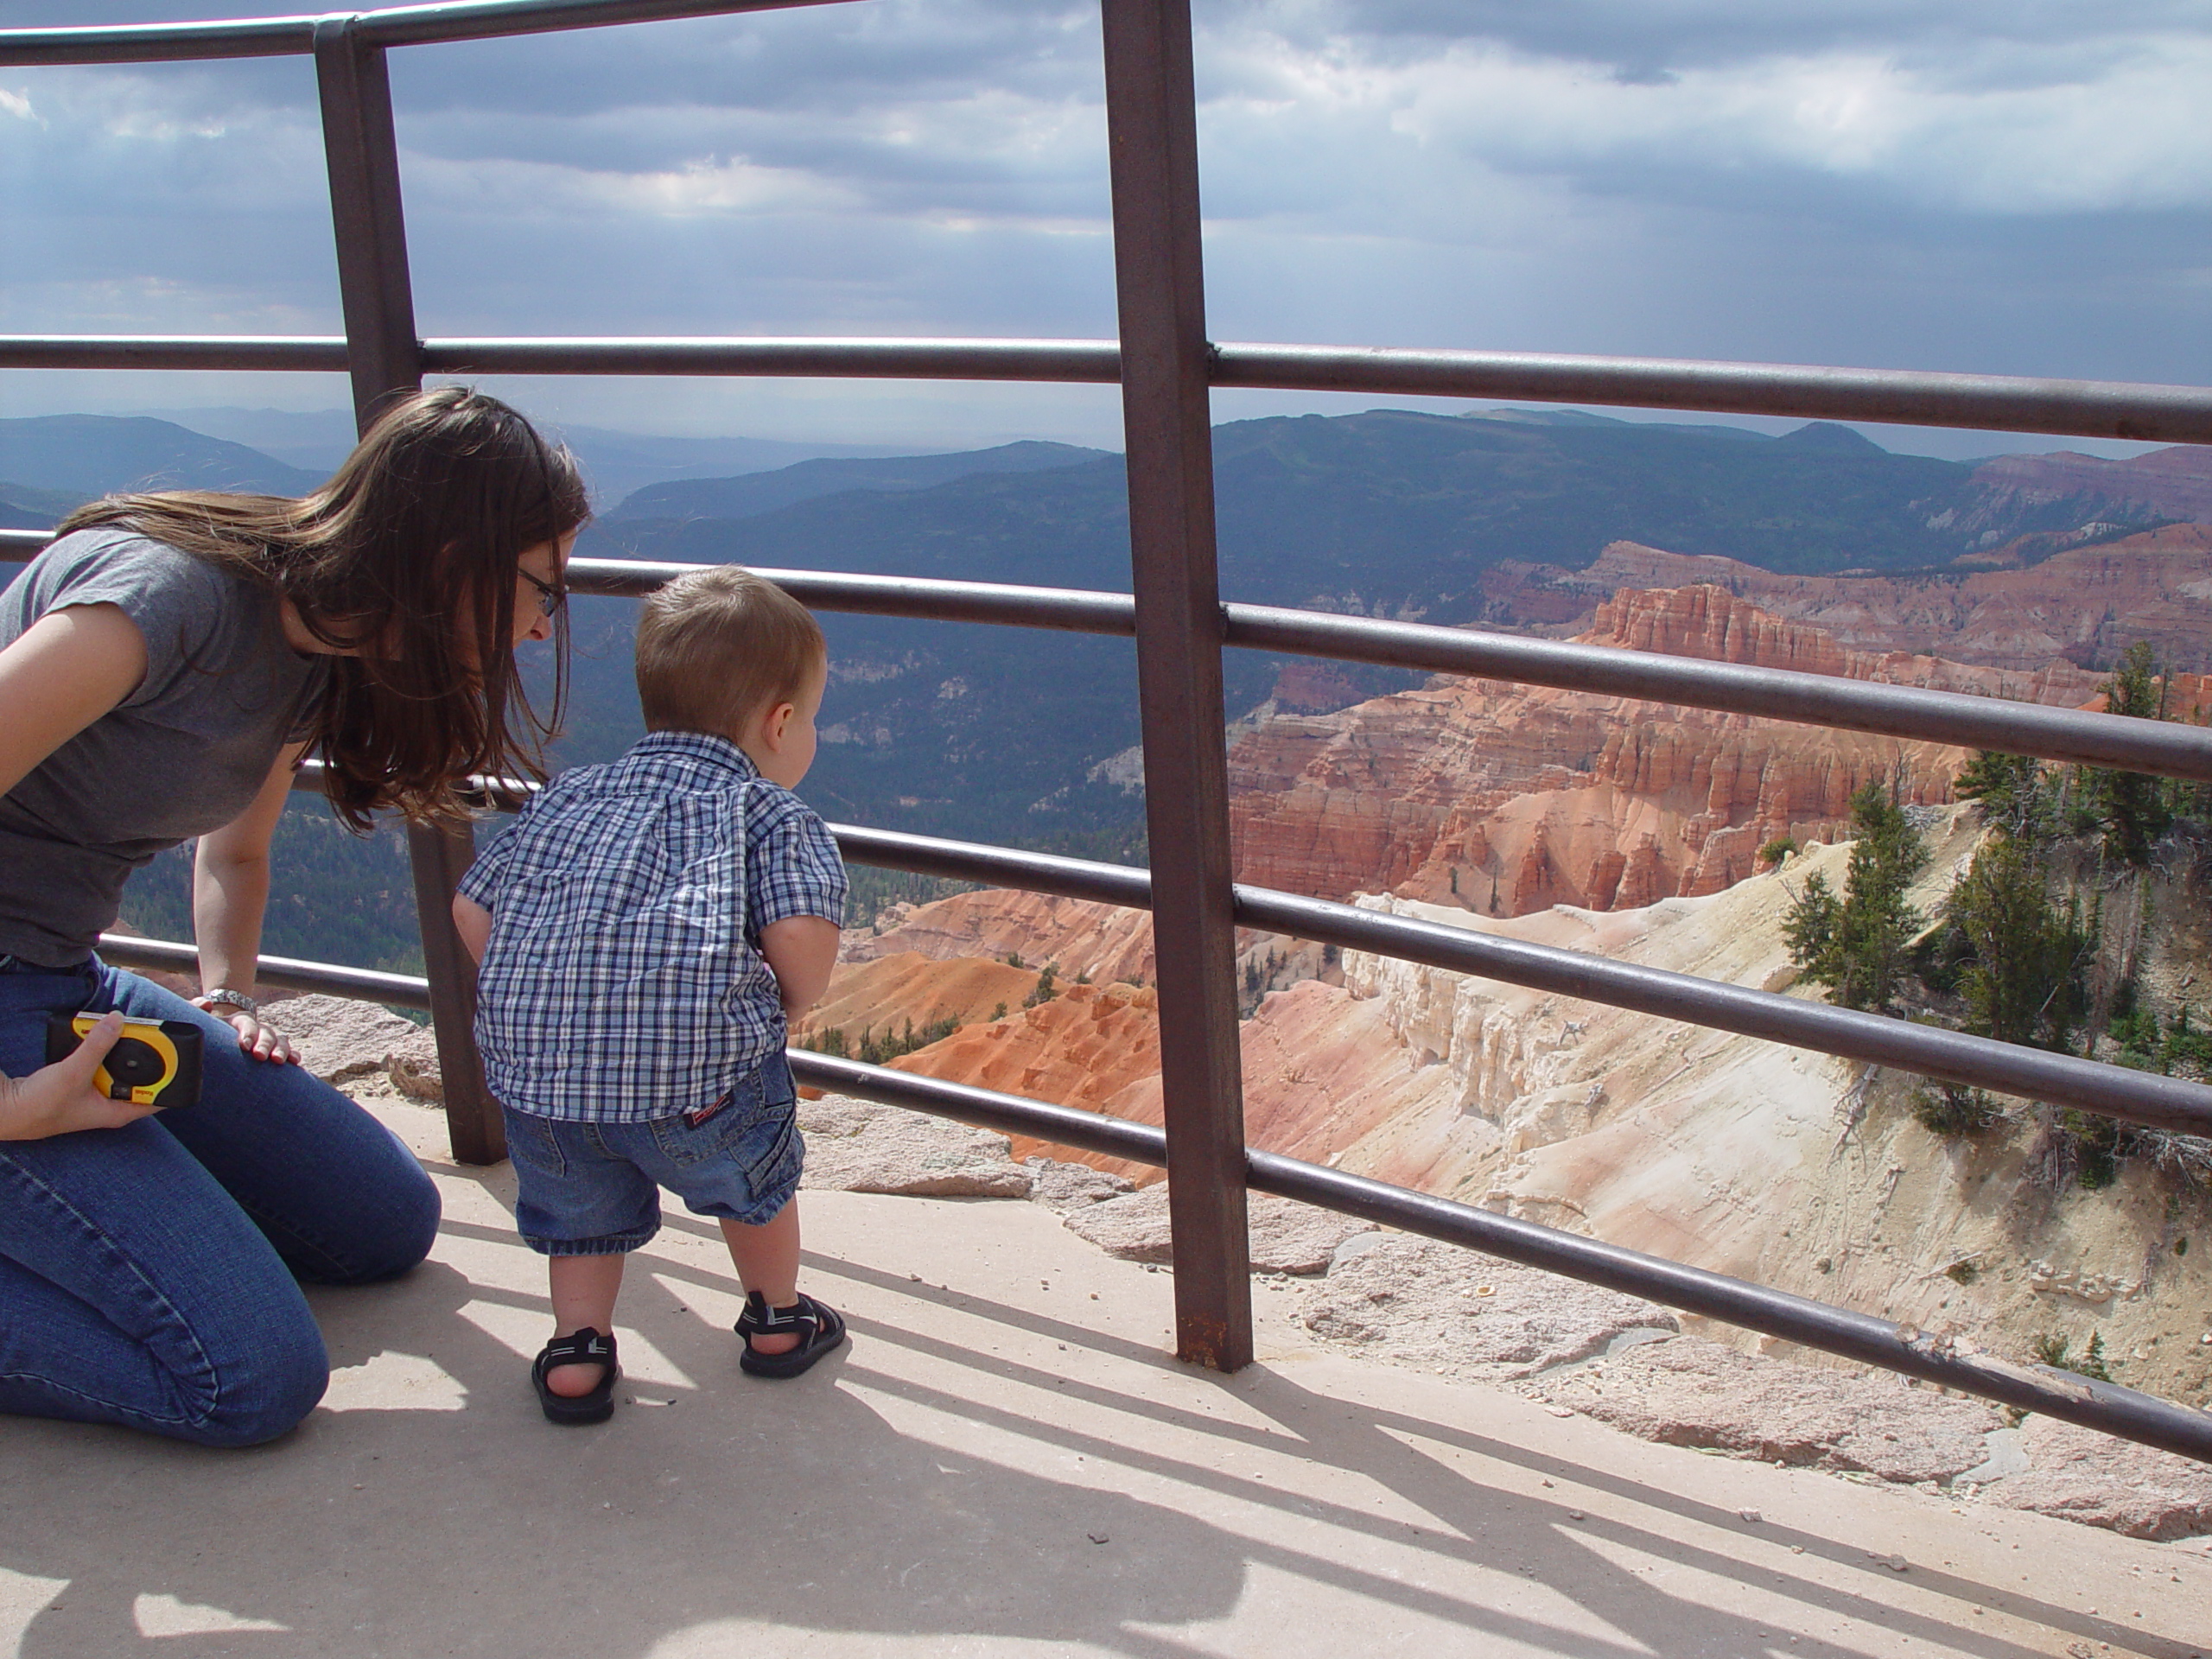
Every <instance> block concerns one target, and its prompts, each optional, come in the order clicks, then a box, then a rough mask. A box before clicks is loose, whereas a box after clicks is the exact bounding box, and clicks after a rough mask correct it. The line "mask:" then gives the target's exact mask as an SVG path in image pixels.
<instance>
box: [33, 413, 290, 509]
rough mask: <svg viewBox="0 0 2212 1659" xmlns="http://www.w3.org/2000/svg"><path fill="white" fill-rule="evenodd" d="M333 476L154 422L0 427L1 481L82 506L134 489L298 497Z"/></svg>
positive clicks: (85, 419) (73, 421)
mask: <svg viewBox="0 0 2212 1659" xmlns="http://www.w3.org/2000/svg"><path fill="white" fill-rule="evenodd" d="M327 476H328V474H323V473H312V472H306V471H303V470H302V469H301V468H299V467H288V466H286V465H285V464H284V463H283V461H277V460H276V459H274V458H273V457H271V456H269V455H265V454H262V453H261V451H259V450H258V449H251V448H247V447H246V446H245V444H242V443H232V442H229V441H228V440H226V439H223V438H211V437H207V436H205V435H202V434H200V433H198V432H194V431H192V430H191V429H188V428H187V427H181V426H179V425H177V424H176V423H175V422H174V421H161V420H156V419H154V418H153V417H152V416H145V415H134V416H114V415H34V416H25V417H22V418H19V419H13V420H0V480H6V482H7V483H8V484H10V485H16V486H22V488H23V489H24V490H28V491H35V492H38V493H41V494H46V495H54V496H60V495H70V496H74V497H75V498H76V499H79V500H80V501H88V500H91V499H92V498H93V497H95V496H100V495H105V494H107V493H109V492H111V491H113V490H129V489H140V490H240V491H244V492H245V493H249V494H257V495H300V494H303V493H306V492H307V491H308V490H311V489H313V488H314V487H315V486H316V485H318V484H320V483H321V482H322V481H323V480H324V479H325V478H326V477H327ZM48 522H49V523H50V522H51V520H49V521H48Z"/></svg>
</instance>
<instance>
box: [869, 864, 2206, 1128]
mask: <svg viewBox="0 0 2212 1659" xmlns="http://www.w3.org/2000/svg"><path fill="white" fill-rule="evenodd" d="M830 829H831V832H832V833H833V834H835V835H836V837H837V842H838V846H839V847H840V848H841V849H843V850H845V851H847V852H848V853H849V854H850V855H851V856H852V857H853V859H854V860H855V862H858V863H862V864H872V865H876V866H878V867H880V868H886V869H894V870H909V871H912V872H914V873H916V874H923V875H938V876H949V877H952V878H954V879H956V880H971V881H989V882H1004V883H1007V885H1011V886H1014V887H1025V888H1027V889H1029V890H1030V891H1032V892H1035V893H1058V894H1060V895H1062V896H1064V897H1066V898H1071V899H1096V900H1097V901H1098V902H1100V903H1103V904H1109V905H1119V906H1124V907H1126V908H1128V909H1132V910H1144V909H1148V908H1150V906H1151V878H1150V876H1149V875H1148V874H1147V873H1146V872H1144V871H1142V870H1138V869H1131V868H1128V867H1126V866H1123V865H1118V864H1097V863H1091V862H1090V861H1086V860H1083V859H1073V858H1060V857H1056V856H1050V855H1045V854H1042V853H1025V852H1018V851H1015V850H1014V849H1011V848H1006V847H981V846H976V845H974V844H972V843H969V842H957V841H944V840H940V839H938V838H937V837H935V836H909V835H903V834H899V833H898V832H896V831H893V830H887V829H861V828H857V827H855V826H853V825H849V824H832V825H831V826H830ZM1235 893H1236V921H1237V925H1239V926H1240V927H1249V928H1255V929H1257V930H1259V931H1262V932H1267V933H1287V934H1289V935H1291V936H1293V937H1294V938H1301V939H1312V940H1314V941H1316V942H1318V943H1320V944H1334V945H1337V946H1338V947H1339V948H1342V949H1348V950H1365V951H1368V952H1370V953H1371V954H1373V955H1376V956H1379V957H1394V958H1395V959H1397V960H1399V961H1402V962H1418V963H1423V964H1425V965H1426V966H1428V967H1432V968H1441V969H1446V970H1447V971H1449V972H1452V973H1460V974H1469V975H1472V976H1475V977H1477V978H1480V979H1490V980H1497V981H1499V982H1503V983H1504V984H1508V985H1520V986H1524V987H1527V988H1529V989H1532V990H1540V991H1550V992H1554V993H1555V994H1557V995H1561V996H1571V997H1575V998H1577V999H1579V1000H1580V1001H1586V1002H1599V1003H1603V1004H1605V1006H1606V1007H1616V1008H1629V1009H1632V1010H1634V1011H1635V1012H1637V1013H1639V1014H1656V1015H1658V1016H1659V1017H1661V1018H1662V1019H1667V1020H1681V1021H1683V1022H1684V1023H1685V1024H1688V1025H1695V1026H1703V1027H1708V1028H1710V1029H1712V1030H1715V1031H1732V1032H1734V1033H1737V1034H1738V1035H1739V1036H1745V1037H1758V1038H1763V1039H1766V1040H1767V1041H1770V1042H1777V1043H1783V1044H1787V1045H1788V1046H1790V1047H1793V1048H1803V1049H1811V1050H1813V1051H1815V1052H1818V1053H1822V1054H1834V1055H1836V1056H1838V1057H1839V1058H1844V1059H1853V1060H1864V1061H1866V1062H1867V1063H1869V1064H1872V1065H1889V1066H1895V1067H1897V1068H1898V1069H1900V1070H1903V1071H1913V1072H1916V1073H1918V1074H1920V1075H1921V1076H1923V1077H1936V1078H1940V1079H1942V1081H1945V1082H1948V1083H1962V1084H1971V1085H1974V1086H1976V1087H1980V1088H1986V1089H1996V1090H2001V1091H2002V1092H2004V1093H2005V1094H2008V1095H2018V1096H2022V1097H2024V1098H2027V1099H2031V1100H2043V1101H2048V1102H2050V1103H2052V1104H2054V1105H2060V1106H2071V1107H2075V1108H2077V1109H2080V1110H2082V1111H2086V1112H2094V1113H2096V1114H2098V1115H2099V1116H2105V1117H2116V1118H2120V1119H2122V1120H2124V1121H2125V1122H2130V1123H2140V1124H2143V1125H2145V1126H2146V1127H2148V1128H2159V1129H2167V1130H2171V1131H2173V1132H2175V1133H2177V1134H2182V1135H2212V1087H2207V1086H2206V1085H2204V1084H2196V1083H2190V1082H2188V1081H2186V1080H2184V1079H2183V1078H2179V1077H2161V1076H2159V1075H2158V1074H2157V1073H2156V1072H2151V1071H2134V1070H2133V1069H2131V1068H2129V1067H2127V1066H2120V1065H2102V1064H2101V1063H2099V1062H2097V1061H2094V1060H2084V1059H2079V1058H2075V1056H2073V1055H2070V1054H2054V1053H2050V1052H2047V1051H2045V1050H2043V1049H2039V1048H2024V1047H2021V1046H2018V1045H2017V1044H2013V1043H2000V1042H1997V1041H1995V1040H1993V1039H1991V1038H1987V1037H1975V1036H1970V1035H1968V1034H1967V1033H1965V1032H1958V1031H1945V1030H1942V1029H1941V1028H1940V1027H1935V1026H1923V1025H1916V1024H1914V1023H1913V1022H1912V1021H1910V1020H1892V1019H1888V1018H1885V1017H1884V1016H1883V1015H1880V1014H1861V1013H1859V1012H1858V1011H1857V1010H1855V1009H1852V1008H1839V1007H1833V1006H1832V1005H1830V1004H1828V1003H1826V1002H1808V1001H1801V1000H1800V999H1798V998H1796V997H1794V996H1783V995H1778V994H1777V993H1775V992H1772V991H1756V990H1753V989H1751V988H1750V987H1749V986H1745V985H1731V984H1728V983H1726V982H1724V981H1720V980H1712V979H1701V978H1700V977H1698V976H1696V975H1694V974H1678V973H1675V972H1673V971H1671V970H1669V969H1663V968H1647V967H1643V966H1641V965H1639V964H1637V963H1626V962H1615V961H1613V960H1612V959H1611V958H1610V957H1599V956H1593V955H1591V954H1589V953H1587V952H1586V951H1580V950H1560V948H1559V947H1557V946H1556V945H1548V944H1529V943H1528V942H1526V941H1524V940H1520V939H1510V938H1502V937H1500V936H1498V935H1497V934H1491V933H1478V932H1476V931H1472V930H1471V929H1467V928H1460V927H1452V926H1448V925H1445V924H1442V923H1438V922H1425V921H1420V920H1417V919H1415V918H1412V917H1408V916H1393V915H1389V914H1388V913H1386V912H1381V911H1373V910H1362V909H1360V908H1359V907H1358V906H1356V905H1344V904H1338V903H1336V902H1334V901H1333V900H1331V899H1307V898H1302V897H1300V896H1299V895H1298V894H1295V893H1277V892H1275V891H1274V889H1272V888H1268V887H1249V886H1246V885H1245V884H1243V882H1239V883H1238V884H1237V885H1236V889H1235Z"/></svg>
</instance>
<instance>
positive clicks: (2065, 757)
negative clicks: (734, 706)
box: [0, 531, 2212, 780]
mask: <svg viewBox="0 0 2212 1659" xmlns="http://www.w3.org/2000/svg"><path fill="white" fill-rule="evenodd" d="M48 539H50V537H48V536H47V535H46V533H45V532H43V531H0V559H4V558H6V557H8V556H11V555H12V556H17V557H23V558H28V557H29V556H31V555H32V554H34V553H35V552H36V551H37V550H38V549H39V548H41V547H42V546H44V545H45V544H46V542H47V541H48ZM710 568H711V567H709V566H706V565H698V564H672V563H645V562H644V561H641V560H629V559H576V560H573V561H572V562H571V563H569V569H568V582H569V587H570V588H572V589H573V590H575V592H577V593H582V594H601V595H613V596H617V597H632V598H634V597H639V596H641V595H643V594H649V593H652V591H653V590H654V589H656V588H659V587H661V586H662V585H663V584H664V583H666V582H670V581H672V580H673V579H674V578H676V577H677V576H679V575H683V573H684V572H685V571H688V570H700V569H710ZM760 575H764V576H766V577H767V578H768V579H769V580H770V581H772V582H775V583H776V584H777V585H778V586H779V587H781V588H785V590H786V591H788V592H789V593H791V594H792V595H793V596H794V597H796V598H798V600H800V601H802V602H804V603H805V604H807V605H810V606H812V607H815V608H817V609H819V610H825V611H839V612H848V613H858V614H865V615H871V616H910V617H918V618H926V619H929V620H936V621H952V622H982V623H989V624H993V625H995V626H1007V627H1028V628H1050V629H1058V630H1061V631H1063V632H1074V633H1098V634H1109V635H1120V636H1124V637H1126V636H1128V635H1131V634H1133V633H1134V632H1135V627H1136V623H1135V606H1134V602H1133V601H1131V599H1130V597H1129V595H1128V594H1113V593H1102V592H1098V591H1096V590H1093V589H1085V588H1026V587H1019V586H1015V585H1014V584H1011V583H1001V582H944V581H938V580H935V579H931V578H927V577H920V576H874V575H851V574H848V573H843V572H834V571H817V570H780V569H766V568H763V569H761V570H760ZM1222 616H1223V619H1224V634H1225V637H1226V638H1227V639H1228V642H1229V643H1230V645H1241V646H1243V647H1246V648H1248V649H1250V650H1254V651H1283V652H1293V653H1295V654H1298V655H1301V656H1309V657H1325V658H1334V659H1338V660H1342V661H1351V662H1364V663H1379V664H1388V665H1389V666H1391V667H1395V668H1409V669H1421V670H1427V671H1430V672H1432V673H1443V674H1466V675H1474V676H1479V677H1484V678H1487V679H1497V680H1510V681H1516V682H1519V683H1522V684H1526V685H1544V686H1552V687H1555V688H1557V689H1559V690H1568V691H1587V692H1592V693H1594V694H1597V695H1599V696H1620V697H1637V698H1642V699H1644V700H1646V701H1648V702H1665V703H1673V704H1677V705H1679V706H1681V707H1683V708H1690V709H1714V710H1717V711H1719V712H1721V713H1726V714H1737V715H1749V716H1751V717H1752V718H1755V719H1760V720H1780V721H1791V722H1793V723H1797V724H1802V725H1808V726H1821V727H1827V728H1833V729H1837V730H1842V731H1857V732H1872V733H1875V734H1879V735H1883V736H1887V737H1899V738H1906V739H1910V740H1916V741H1927V742H1933V743H1947V744H1955V745H1957V746H1959V747H1964V748H1979V749H1999V750H2002V751H2004V752H2005V753H2009V754H2030V755H2035V756H2037V757H2039V758H2041V759H2043V760H2058V761H2065V762H2070V763H2072V764H2075V765H2078V766H2107V767H2112V768H2114V769H2117V770H2120V771H2126V772H2149V773H2152V774H2153V775H2155V776H2158V777H2165V778H2183V779H2195V780H2206V779H2212V727H2203V726H2187V725H2183V724H2180V723H2178V722H2177V721H2158V720H2137V719H2133V718H2131V717H2129V716H2126V715H2107V714H2100V713H2094V712H2092V711H2089V710H2087V709H2053V708H2050V707H2047V706H2045V705H2044V704H2041V703H2032V702H2011V701H2008V700H2006V699H2005V698H2002V697H1974V696H1962V695H1961V694H1960V693H1957V692H1953V691H1931V690H1925V689H1923V688H1922V687H1919V686H1907V685H1885V684H1882V683H1878V682H1876V681H1872V680H1848V679H1844V678H1841V677H1837V676H1834V675H1827V674H1804V673H1799V672H1797V671H1794V670H1789V669H1775V668H1752V667H1747V666H1745V665H1744V664H1738V663H1715V662H1708V661H1706V660H1705V659H1703V658H1695V657H1670V656H1666V655H1663V654H1662V653H1660V652H1645V651H1630V650H1626V649H1624V648H1622V647H1619V646H1612V645H1573V644H1570V643H1567V642H1566V641H1563V640H1557V639H1527V638H1525V637H1523V636H1521V635H1518V634H1510V633H1493V632H1490V631H1488V630H1486V629H1473V628H1444V627H1436V626H1430V625H1428V624H1426V623H1418V622H1384V621H1378V620H1374V619H1371V618H1368V617H1359V616H1332V615H1329V614H1326V613H1322V612H1319V611H1293V610H1281V609H1278V608H1275V607H1271V606H1265V605H1238V604H1230V605H1224V606H1223V607H1222Z"/></svg>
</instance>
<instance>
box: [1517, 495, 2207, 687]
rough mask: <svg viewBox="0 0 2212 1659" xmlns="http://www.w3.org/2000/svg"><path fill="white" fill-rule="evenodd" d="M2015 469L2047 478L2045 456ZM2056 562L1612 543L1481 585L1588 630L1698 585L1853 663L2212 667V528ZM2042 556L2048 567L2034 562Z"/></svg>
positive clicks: (2037, 551) (1533, 623) (2002, 556)
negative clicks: (1829, 643) (2150, 650)
mask: <svg viewBox="0 0 2212 1659" xmlns="http://www.w3.org/2000/svg"><path fill="white" fill-rule="evenodd" d="M2008 459H2010V460H2015V461H2021V462H2024V463H2032V464H2034V465H2036V466H2037V467H2041V466H2042V464H2043V462H2044V458H2042V457H2037V456H2017V457H2011V458H2008ZM2073 459H2079V460H2087V459H2088V458H2087V457H2075V458H2073ZM2145 459H2146V460H2147V459H2150V458H2149V457H2145ZM1993 464H1994V463H1993ZM2200 464H2204V465H2212V461H2203V462H2201V463H2200ZM2036 540H2037V538H2035V537H2029V538H2027V541H2028V542H2029V543H2034V542H2035V541H2036ZM2046 551H2048V549H2046V548H2038V547H2036V546H2032V545H2029V546H2018V545H2015V546H2010V547H2005V548H1999V549H1995V550H1992V551H1990V552H1988V553H1986V554H1980V555H1976V556H1973V557H1972V558H1970V559H1967V560H1962V561H1961V563H1960V564H1959V565H1958V566H1957V567H1955V569H1951V570H1948V571H1933V572H1916V573H1915V574H1914V575H1910V576H1895V575H1887V576H1885V575H1856V576H1798V575H1777V573H1776V572H1774V571H1771V570H1763V569H1759V568H1758V566H1756V565H1751V564H1744V563H1738V561H1736V560H1734V559H1725V558H1715V557H1710V556H1692V555H1688V554H1681V553H1670V552H1667V551H1664V550H1661V549H1659V548H1655V547H1645V546H1643V545H1641V544H1639V543H1635V542H1615V543H1612V544H1611V546H1609V547H1607V548H1606V549H1605V551H1604V552H1603V553H1601V554H1600V555H1599V557H1598V558H1597V559H1596V560H1595V561H1594V562H1593V563H1591V564H1589V565H1587V566H1586V567H1585V568H1584V569H1580V570H1567V569H1562V568H1560V567H1559V566H1556V565H1543V564H1525V563H1503V564H1499V565H1496V566H1493V567H1492V568H1491V569H1490V570H1488V571H1486V572H1484V576H1483V593H1484V601H1485V609H1486V615H1485V620H1486V621H1487V622H1489V623H1490V624H1491V626H1506V627H1534V628H1536V629H1538V630H1539V631H1541V632H1548V633H1573V632H1581V631H1583V630H1585V629H1586V628H1589V627H1591V626H1592V625H1593V623H1594V621H1595V620H1596V616H1597V612H1598V607H1599V606H1600V605H1602V604H1604V603H1605V601H1608V600H1611V598H1613V596H1614V595H1615V594H1618V593H1619V592H1620V591H1621V590H1622V589H1624V588H1682V587H1687V586H1689V585H1691V584H1701V585H1704V586H1708V587H1715V588H1723V589H1725V590H1726V592H1727V593H1728V594H1730V595H1731V596H1732V597H1734V598H1737V599H1741V600H1745V601H1749V602H1750V603H1751V604H1753V605H1755V606H1757V607H1759V608H1760V609H1762V610H1764V611H1767V612H1770V613H1772V614H1774V615H1775V616H1777V617H1779V618H1783V619H1785V620H1789V621H1792V622H1799V623H1804V624H1808V625H1809V626H1813V627H1815V628H1818V629H1821V631H1822V632H1827V633H1828V634H1830V635H1833V636H1834V639H1835V641H1836V643H1837V644H1838V645H1840V646H1841V647H1842V648H1843V649H1845V650H1847V651H1855V652H1872V653H1875V654H1877V655H1881V654H1885V653H1888V652H1934V653H1936V654H1937V655H1940V656H1942V657H1943V658H1948V659H1949V660H1951V661H1953V662H1958V663H1967V664H1976V665H1980V666H1984V667H2001V668H2018V667H2020V666H2022V665H2024V664H2030V665H2031V664H2042V663H2047V662H2053V661H2065V662H2070V663H2075V664H2084V663H2110V662H2112V661H2113V660H2114V659H2115V658H2118V656H2119V655H2120V652H2122V651H2123V650H2125V649H2126V647H2127V646H2128V645H2133V643H2134V642H2135V641H2136V640H2138V639H2147V640H2149V641H2150V642H2151V644H2152V645H2153V646H2154V647H2155V648H2156V649H2157V651H2158V656H2159V659H2160V660H2161V661H2162V662H2164V663H2167V664H2171V665H2172V666H2174V667H2176V668H2178V669H2182V670H2185V671H2190V672H2193V673H2202V672H2204V671H2207V670H2208V669H2212V631H2208V630H2207V628H2206V627H2205V606H2206V602H2207V601H2212V525H2208V524H2168V525H2166V526H2165V527H2164V528H2163V529H2159V530H2155V531H2146V532H2145V533H2143V534H2140V535H2136V536H2129V537H2124V538H2122V539H2120V540H2117V541H2110V542H2103V543H2097V544H2095V545H2092V546H2086V547H2076V548H2069V549H2065V550H2060V551H2058V552H2056V553H2055V554H2052V555H2051V556H2050V557H2047V558H2045V557H2042V556H2041V554H2042V553H2044V552H2046ZM2031 557H2032V558H2035V559H2036V560H2037V562H2036V563H2024V561H2025V560H2027V559H2029V558H2031ZM2084 695H2085V696H2086V695H2088V694H2087V693H2085V694H2084Z"/></svg>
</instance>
